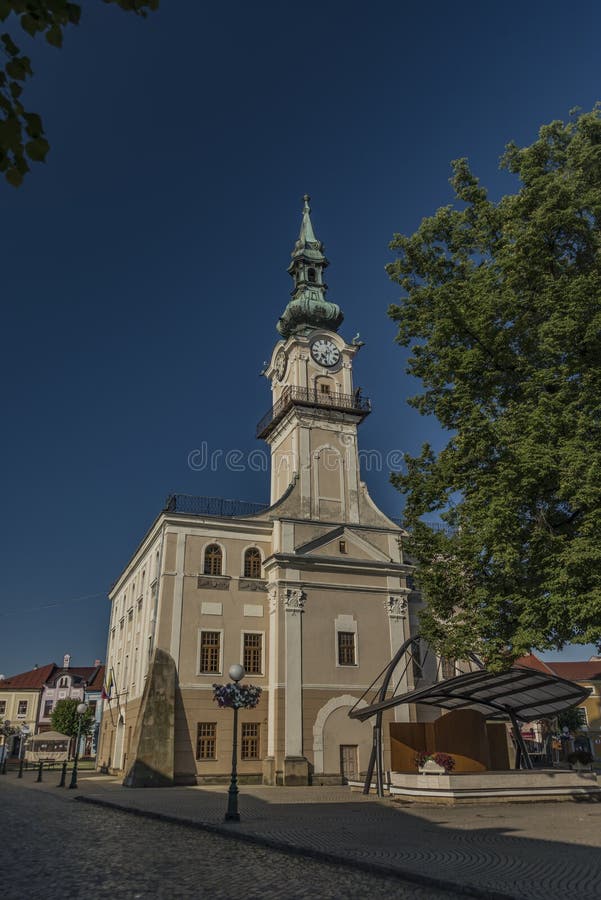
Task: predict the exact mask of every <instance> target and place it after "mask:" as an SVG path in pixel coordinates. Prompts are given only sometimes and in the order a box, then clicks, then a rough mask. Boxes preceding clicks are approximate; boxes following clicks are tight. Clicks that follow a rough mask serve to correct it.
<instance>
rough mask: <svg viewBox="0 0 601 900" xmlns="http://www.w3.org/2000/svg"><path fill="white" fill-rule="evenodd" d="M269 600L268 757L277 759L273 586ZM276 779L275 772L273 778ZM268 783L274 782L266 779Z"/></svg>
mask: <svg viewBox="0 0 601 900" xmlns="http://www.w3.org/2000/svg"><path fill="white" fill-rule="evenodd" d="M267 596H268V598H269V692H268V695H267V756H268V757H269V759H271V760H274V759H275V744H276V741H275V733H276V702H275V692H276V685H277V683H278V672H277V659H278V654H277V647H278V617H277V615H276V613H277V611H278V589H277V587H275V586H273V585H272V586H271V587H269V588H268V590H267ZM273 777H275V772H274V773H273V774H272V778H273ZM266 780H267V783H272V784H273V781H272V780H271V781H270V780H269V778H267V779H266Z"/></svg>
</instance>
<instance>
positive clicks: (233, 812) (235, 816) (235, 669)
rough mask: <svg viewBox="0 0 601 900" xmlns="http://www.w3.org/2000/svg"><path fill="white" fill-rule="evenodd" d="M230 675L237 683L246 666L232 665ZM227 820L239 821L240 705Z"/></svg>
mask: <svg viewBox="0 0 601 900" xmlns="http://www.w3.org/2000/svg"><path fill="white" fill-rule="evenodd" d="M228 674H229V676H230V678H231V679H232V681H233V682H234V683H235V684H237V683H238V682H239V681H242V679H243V678H244V676H245V675H246V671H245V669H244V666H241V665H240V664H239V663H234V665H233V666H230V669H229V673H228ZM225 821H226V822H239V821H240V813H239V812H238V707H237V706H234V739H233V741H232V778H231V781H230V788H229V791H228V794H227V810H226V813H225Z"/></svg>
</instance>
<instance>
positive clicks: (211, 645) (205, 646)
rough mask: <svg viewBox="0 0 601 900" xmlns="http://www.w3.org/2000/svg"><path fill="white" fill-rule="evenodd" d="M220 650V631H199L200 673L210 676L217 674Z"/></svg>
mask: <svg viewBox="0 0 601 900" xmlns="http://www.w3.org/2000/svg"><path fill="white" fill-rule="evenodd" d="M220 649H221V632H220V631H201V632H200V671H201V672H209V673H212V674H217V673H219V672H220V671H221V670H220V656H221V653H220Z"/></svg>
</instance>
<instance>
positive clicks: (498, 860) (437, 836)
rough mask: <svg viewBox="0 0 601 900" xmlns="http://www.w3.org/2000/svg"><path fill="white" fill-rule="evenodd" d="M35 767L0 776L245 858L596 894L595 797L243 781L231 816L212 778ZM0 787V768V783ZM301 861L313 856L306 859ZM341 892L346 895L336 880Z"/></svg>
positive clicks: (479, 891) (600, 810)
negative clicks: (265, 847)
mask: <svg viewBox="0 0 601 900" xmlns="http://www.w3.org/2000/svg"><path fill="white" fill-rule="evenodd" d="M6 777H7V779H9V778H10V776H6ZM44 777H45V781H44V783H43V784H35V783H34V776H33V773H29V774H28V777H26V778H24V779H23V781H22V782H18V781H15V778H14V776H13V777H12V778H11V779H10V781H8V780H7V782H6V784H7V785H8V786H9V789H10V786H11V785H12V786H16V785H21V787H22V791H21V792H22V793H24V794H31V793H32V792H34V791H35V792H36V793H38V794H47V793H50V794H52V796H53V797H54V798H55V799H56V798H58V799H60V800H62V801H63V804H62V805H63V806H64V804H65V802H66V801H71V802H70V804H69V805H70V806H76V807H78V808H79V807H81V806H84V807H87V803H85V804H80V803H77V804H75V803H73V802H72V799H73V794H74V793H77V795H78V799H80V800H82V799H83V800H87V801H89V802H90V803H97V804H98V803H101V804H109V805H111V806H116V807H119V808H122V809H126V810H129V811H130V812H137V813H139V814H141V815H159V816H163V817H171V818H173V819H176V820H178V821H185V822H189V823H194V824H196V825H197V826H201V827H203V828H207V829H213V830H214V831H222V832H225V833H229V834H234V835H236V836H238V837H239V838H241V839H242V840H241V841H240V842H239V843H237V847H242V846H246V847H248V849H249V851H250V853H251V858H252V857H253V856H254V854H256V853H259V852H262V850H261V851H260V850H259V847H258V846H256V847H255V848H254V849H252V850H251V848H250V847H249V845H248V844H246V845H244V844H243V843H242V841H258V842H259V843H261V842H262V843H263V844H271V846H274V845H275V846H278V847H286V848H288V849H289V850H290V851H296V852H298V853H304V854H313V855H314V857H315V856H320V855H321V856H322V857H328V858H330V859H335V860H337V861H339V862H344V863H345V864H347V865H354V866H364V867H366V868H370V869H371V870H375V871H380V872H388V873H390V872H397V873H398V874H399V876H401V877H405V878H407V877H408V878H409V879H410V880H411V879H412V878H415V879H418V880H419V879H422V882H423V881H424V879H430V883H431V884H432V885H433V886H432V887H431V888H427V889H426V894H425V896H428V897H435V896H437V894H436V889H437V888H438V887H440V888H443V889H449V888H450V887H451V888H452V890H453V891H456V892H457V893H462V892H463V893H467V894H469V895H471V896H479V897H487V898H502V897H503V898H519V900H560V898H561V900H565V897H566V895H580V896H583V895H586V896H587V897H591V898H592V897H600V898H601V889H600V888H599V885H600V884H601V853H600V852H599V850H600V847H601V827H600V826H601V803H595V802H553V803H507V804H500V805H486V806H462V807H432V806H426V805H421V806H418V805H412V806H401V805H398V804H392V803H391V802H390V801H388V800H383V801H382V800H378V799H377V798H374V797H363V796H362V795H361V794H351V793H350V791H349V789H348V788H342V787H329V788H328V787H322V788H320V787H313V788H269V787H263V786H250V785H243V786H241V789H240V811H241V815H242V821H241V822H240V823H239V824H232V825H224V823H223V813H224V810H225V804H226V787H225V786H223V785H220V786H215V787H190V788H184V787H182V788H163V789H148V788H147V789H131V788H124V787H122V786H121V785H120V784H119V782H118V781H117V780H116V779H112V778H109V777H107V776H101V775H86V776H83V777H82V778H81V779H80V789H79V790H78V791H77V792H73V791H67V790H58V789H57V788H56V787H55V786H54V785H55V784H56V781H57V776H56V774H55V773H53V774H48V775H45V776H44ZM2 787H3V784H2V779H1V778H0V790H1V789H2ZM11 793H12V791H11ZM3 805H4V804H3ZM59 805H61V804H59ZM90 809H92V807H90ZM98 811H101V810H98ZM130 821H132V822H133V821H135V822H136V824H135V826H131V827H135V829H136V833H138V832H139V831H141V830H144V831H145V829H146V828H147V826H148V825H149V824H150V823H149V822H147V821H144V822H143V820H141V819H136V820H134V819H131V820H130ZM142 822H143V824H142ZM197 840H200V838H197ZM236 852H238V851H236ZM240 852H242V851H240ZM308 864H309V865H310V866H314V865H315V862H310V863H308ZM312 890H313V894H312V896H316V897H326V896H342V894H327V893H324V892H323V891H322V892H320V891H319V890H318V891H317V893H315V892H314V887H313V888H312ZM371 893H372V891H371V890H370V891H369V894H370V895H371ZM183 896H185V895H183ZM225 896H227V895H225ZM261 896H268V895H261ZM278 896H304V895H303V894H294V893H292V894H288V895H285V894H281V893H280V894H279V895H278ZM307 896H308V895H307ZM344 896H355V895H353V894H349V893H348V891H345V893H344ZM356 896H359V895H358V894H357V895H356ZM387 896H394V895H393V894H387ZM416 896H418V895H416Z"/></svg>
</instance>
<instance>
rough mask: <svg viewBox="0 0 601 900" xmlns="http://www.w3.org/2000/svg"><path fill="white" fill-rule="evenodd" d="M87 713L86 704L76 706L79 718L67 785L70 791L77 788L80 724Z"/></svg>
mask: <svg viewBox="0 0 601 900" xmlns="http://www.w3.org/2000/svg"><path fill="white" fill-rule="evenodd" d="M87 711H88V704H87V703H78V704H77V715H78V716H79V719H78V720H77V739H76V741H75V758H74V760H73V771H72V772H71V784H70V785H69V789H70V790H73V788H76V787H77V760H78V759H79V739H80V737H81V723H82V720H83V717H84V716H85V714H86V713H87Z"/></svg>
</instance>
